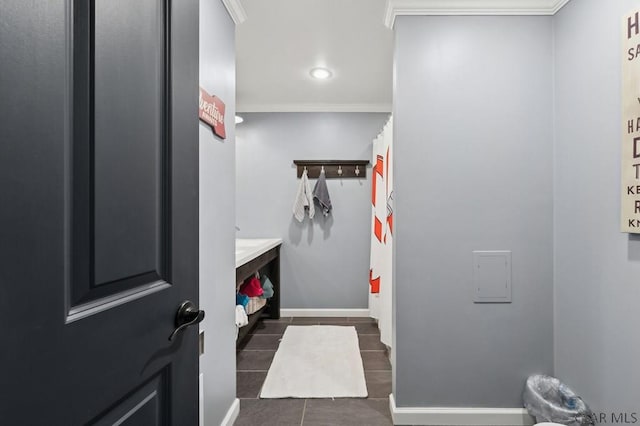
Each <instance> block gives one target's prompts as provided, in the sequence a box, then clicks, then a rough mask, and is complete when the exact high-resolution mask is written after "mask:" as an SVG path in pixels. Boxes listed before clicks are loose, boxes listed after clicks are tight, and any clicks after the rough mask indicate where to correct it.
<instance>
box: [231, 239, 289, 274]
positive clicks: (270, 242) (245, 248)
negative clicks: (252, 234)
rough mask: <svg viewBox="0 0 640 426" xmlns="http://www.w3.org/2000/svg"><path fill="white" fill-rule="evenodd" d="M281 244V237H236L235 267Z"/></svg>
mask: <svg viewBox="0 0 640 426" xmlns="http://www.w3.org/2000/svg"><path fill="white" fill-rule="evenodd" d="M280 244H282V238H248V239H245V238H236V268H238V267H240V266H242V265H244V264H245V263H248V262H250V261H252V260H253V259H255V258H256V257H258V256H260V255H261V254H263V253H266V252H268V251H269V250H271V249H272V248H274V247H278V246H279V245H280Z"/></svg>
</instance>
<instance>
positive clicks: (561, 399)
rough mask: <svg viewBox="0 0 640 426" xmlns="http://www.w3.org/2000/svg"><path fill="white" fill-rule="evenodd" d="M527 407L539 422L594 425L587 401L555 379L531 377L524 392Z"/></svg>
mask: <svg viewBox="0 0 640 426" xmlns="http://www.w3.org/2000/svg"><path fill="white" fill-rule="evenodd" d="M522 399H523V400H524V407H525V408H526V409H527V410H528V411H529V414H531V415H532V416H534V417H535V418H536V422H538V423H540V422H554V423H560V424H563V425H567V426H584V425H595V421H594V417H593V414H592V412H591V410H590V409H589V407H588V406H587V404H585V402H584V401H583V400H582V398H580V397H579V396H578V395H576V394H575V393H574V392H573V391H572V390H571V389H570V388H569V387H568V386H567V385H565V384H564V383H562V382H561V381H560V380H558V379H556V378H555V377H551V376H545V375H543V374H537V375H533V376H530V377H529V378H528V379H527V383H526V385H525V387H524V392H523V393H522Z"/></svg>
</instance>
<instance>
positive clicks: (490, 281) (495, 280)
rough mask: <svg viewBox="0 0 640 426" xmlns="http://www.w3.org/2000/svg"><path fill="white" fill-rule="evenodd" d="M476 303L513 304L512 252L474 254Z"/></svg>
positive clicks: (481, 252)
mask: <svg viewBox="0 0 640 426" xmlns="http://www.w3.org/2000/svg"><path fill="white" fill-rule="evenodd" d="M473 289H474V293H473V294H474V297H473V301H474V302H475V303H511V251H510V250H499V251H474V252H473Z"/></svg>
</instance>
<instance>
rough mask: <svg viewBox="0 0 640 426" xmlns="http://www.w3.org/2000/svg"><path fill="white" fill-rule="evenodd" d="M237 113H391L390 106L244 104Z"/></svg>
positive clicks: (239, 104)
mask: <svg viewBox="0 0 640 426" xmlns="http://www.w3.org/2000/svg"><path fill="white" fill-rule="evenodd" d="M237 112H238V113H241V112H391V104H245V103H238V105H237Z"/></svg>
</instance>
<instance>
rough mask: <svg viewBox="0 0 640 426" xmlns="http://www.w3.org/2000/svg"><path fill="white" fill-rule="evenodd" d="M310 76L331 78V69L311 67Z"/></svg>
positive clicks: (321, 78) (319, 78)
mask: <svg viewBox="0 0 640 426" xmlns="http://www.w3.org/2000/svg"><path fill="white" fill-rule="evenodd" d="M310 74H311V77H313V78H317V79H318V80H326V79H328V78H331V76H332V74H331V71H329V70H328V69H326V68H319V67H318V68H313V69H312V70H311V72H310Z"/></svg>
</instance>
